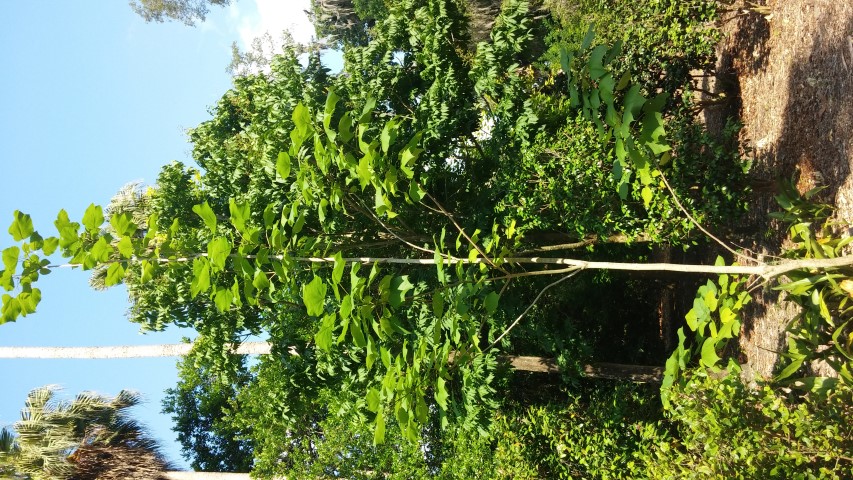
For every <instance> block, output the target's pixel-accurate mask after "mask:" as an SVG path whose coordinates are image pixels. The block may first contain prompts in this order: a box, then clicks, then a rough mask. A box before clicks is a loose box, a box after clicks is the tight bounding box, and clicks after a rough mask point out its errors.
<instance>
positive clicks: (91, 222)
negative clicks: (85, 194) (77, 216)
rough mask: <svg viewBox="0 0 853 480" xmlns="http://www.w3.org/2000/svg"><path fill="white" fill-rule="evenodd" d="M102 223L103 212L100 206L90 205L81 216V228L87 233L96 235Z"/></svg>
mask: <svg viewBox="0 0 853 480" xmlns="http://www.w3.org/2000/svg"><path fill="white" fill-rule="evenodd" d="M103 223H104V210H103V209H102V208H101V207H100V205H95V204H94V203H93V204H90V205H89V207H88V208H86V213H84V214H83V226H84V227H86V230H87V231H88V232H89V233H97V232H98V230H100V229H101V225H103Z"/></svg>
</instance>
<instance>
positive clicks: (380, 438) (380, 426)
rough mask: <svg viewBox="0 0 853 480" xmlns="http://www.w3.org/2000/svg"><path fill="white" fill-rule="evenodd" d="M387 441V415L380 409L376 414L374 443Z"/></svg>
mask: <svg viewBox="0 0 853 480" xmlns="http://www.w3.org/2000/svg"><path fill="white" fill-rule="evenodd" d="M383 443H385V416H384V415H383V414H382V412H381V411H380V412H379V413H378V414H376V429H375V430H374V431H373V444H374V445H381V444H383Z"/></svg>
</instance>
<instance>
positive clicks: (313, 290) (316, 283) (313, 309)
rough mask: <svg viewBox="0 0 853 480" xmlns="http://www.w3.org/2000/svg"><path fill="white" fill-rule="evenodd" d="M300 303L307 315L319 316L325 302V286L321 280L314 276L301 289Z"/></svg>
mask: <svg viewBox="0 0 853 480" xmlns="http://www.w3.org/2000/svg"><path fill="white" fill-rule="evenodd" d="M302 302H303V303H304V304H305V308H306V309H307V310H308V315H313V316H320V315H322V314H323V306H324V304H325V302H326V284H325V283H324V282H323V279H322V278H320V277H318V276H316V275H315V276H314V279H313V280H311V282H310V283H309V284H308V285H305V286H303V287H302Z"/></svg>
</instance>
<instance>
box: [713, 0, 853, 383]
mask: <svg viewBox="0 0 853 480" xmlns="http://www.w3.org/2000/svg"><path fill="white" fill-rule="evenodd" d="M720 27H721V30H722V33H723V35H724V37H723V39H722V41H721V42H720V45H719V47H718V53H719V59H718V64H717V69H716V78H711V79H706V80H703V83H704V84H705V85H704V86H705V87H706V88H708V89H711V90H714V91H721V92H726V95H727V98H728V99H729V100H728V101H725V102H723V103H721V104H720V105H714V106H709V107H707V108H706V109H705V111H704V112H703V115H704V118H705V120H706V122H707V124H708V127H709V128H710V129H713V128H720V126H721V124H722V119H723V118H726V117H734V118H738V119H739V121H740V122H741V123H742V124H743V129H742V130H741V133H740V140H741V145H743V147H744V149H745V154H746V155H748V156H749V157H750V158H752V159H753V162H754V163H753V166H752V171H751V175H752V181H751V183H752V185H753V190H752V191H751V193H750V201H749V205H750V213H749V216H748V219H747V220H748V221H746V222H742V224H741V225H742V228H740V229H738V228H736V229H734V230H733V232H734V233H733V234H732V238H729V240H730V241H731V242H732V243H733V244H735V245H737V246H738V247H741V248H744V249H746V250H747V251H750V252H753V253H754V254H756V255H757V256H759V257H761V258H764V259H767V258H772V257H771V256H772V255H773V254H776V253H779V251H780V244H781V242H782V238H783V235H782V234H784V229H785V227H784V226H783V225H779V224H777V223H774V222H773V221H771V220H770V219H769V218H768V216H767V214H768V213H769V212H771V211H774V210H776V209H777V208H776V205H775V202H774V200H773V195H774V193H775V190H776V185H777V181H778V180H780V179H791V178H796V182H797V187H798V188H799V189H800V191H805V190H807V189H810V188H812V187H815V186H824V187H826V188H825V190H824V191H823V192H822V193H821V197H820V198H821V199H822V200H823V201H826V202H828V203H831V204H834V205H835V206H836V207H837V212H836V216H837V218H838V220H840V221H842V222H849V223H850V224H851V225H853V0H765V1H760V2H754V3H753V2H746V3H744V1H743V0H738V1H737V3H736V4H735V5H734V6H732V7H731V10H730V11H728V12H726V13H725V14H724V16H723V20H722V22H721V26H720ZM780 300H781V299H779V298H778V295H776V294H775V292H773V291H768V290H765V291H763V292H760V293H759V294H758V295H756V301H755V302H754V304H753V306H752V311H751V312H750V313H749V314H748V315H747V316H748V317H749V318H748V320H747V321H746V324H745V325H744V329H743V331H742V334H741V339H740V346H741V351H742V355H741V359H742V361H744V360H745V361H746V364H747V368H746V369H745V370H746V371H748V372H750V373H752V374H755V375H757V376H759V377H764V378H767V377H769V376H771V375H772V373H773V368H774V365H775V364H776V362H777V360H778V354H777V353H776V352H779V351H781V350H783V349H784V345H785V342H784V330H785V327H786V324H787V321H788V320H789V319H791V318H792V317H793V315H794V312H795V310H794V309H793V308H792V307H791V306H790V305H788V306H786V305H785V304H784V302H782V301H780Z"/></svg>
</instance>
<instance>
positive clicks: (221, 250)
mask: <svg viewBox="0 0 853 480" xmlns="http://www.w3.org/2000/svg"><path fill="white" fill-rule="evenodd" d="M230 254H231V243H230V242H229V241H228V239H227V238H225V237H216V238H214V239H213V240H212V241H211V242H210V243H208V244H207V258H208V260H210V266H211V267H212V268H211V270H212V271H213V272H218V271H222V270H223V269H225V262H226V261H227V260H228V256H229V255H230Z"/></svg>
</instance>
